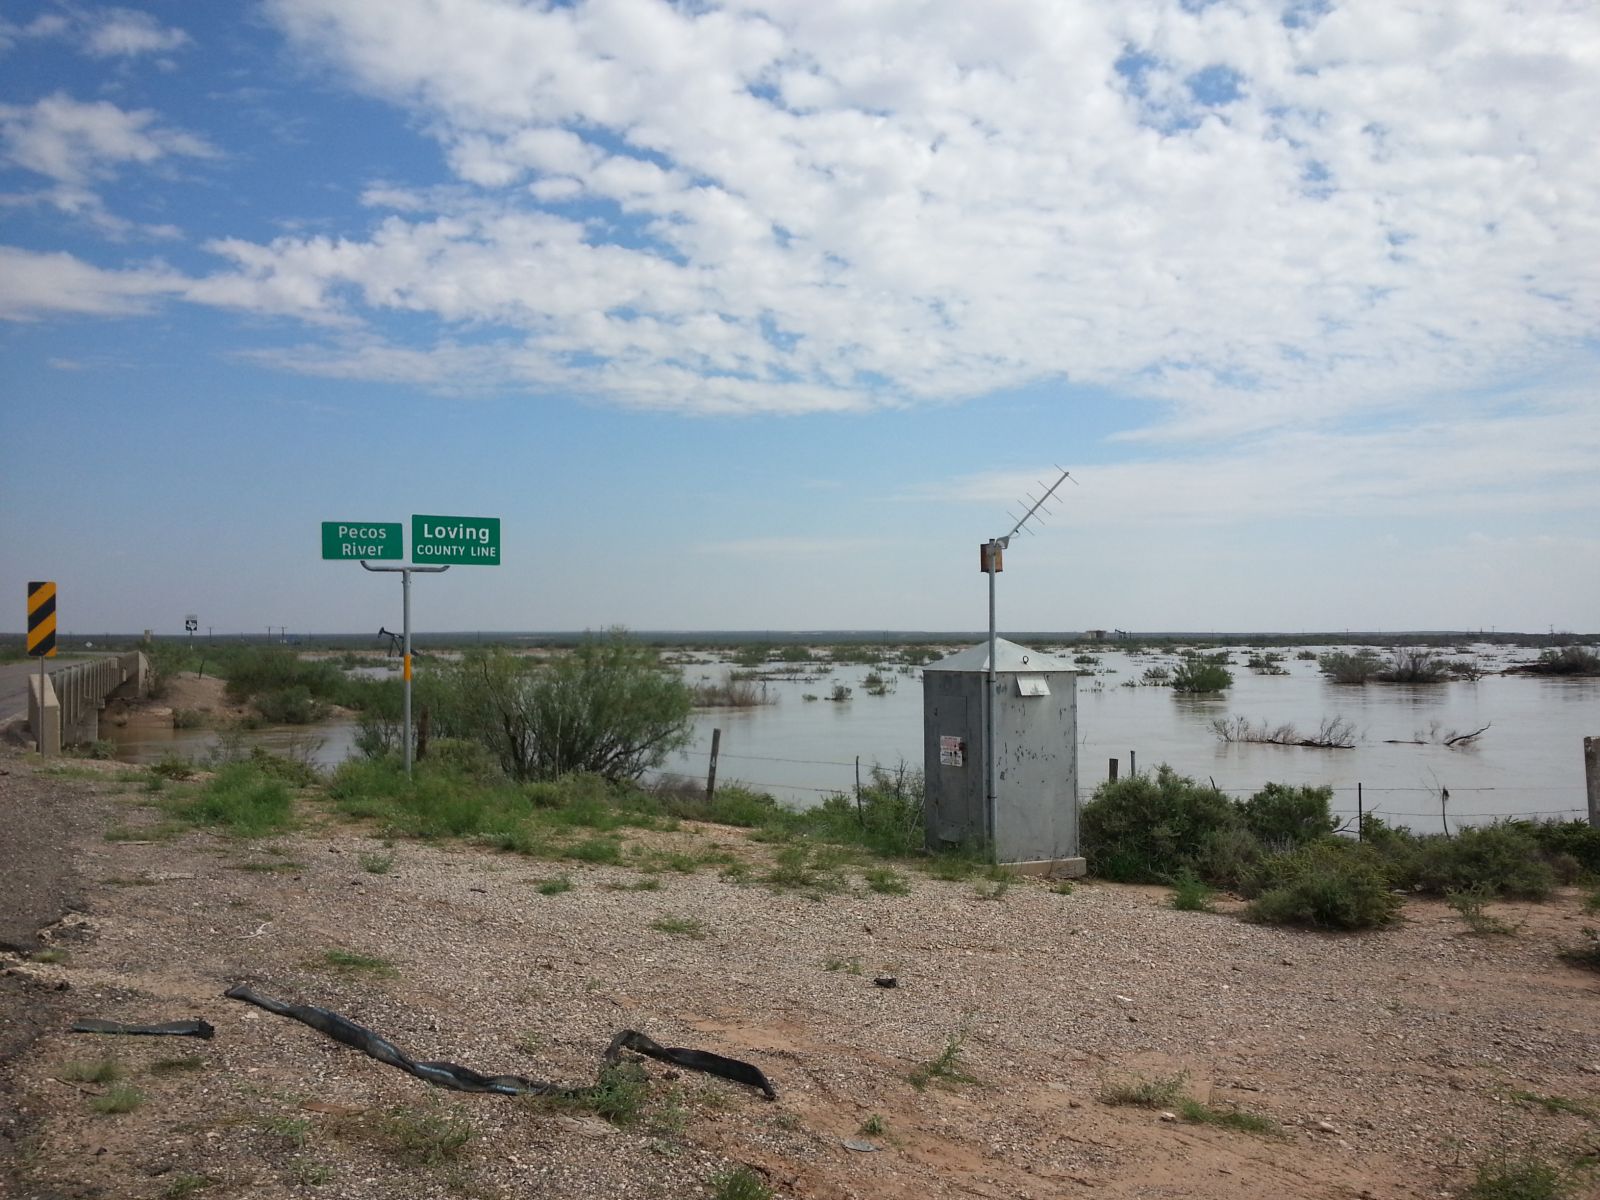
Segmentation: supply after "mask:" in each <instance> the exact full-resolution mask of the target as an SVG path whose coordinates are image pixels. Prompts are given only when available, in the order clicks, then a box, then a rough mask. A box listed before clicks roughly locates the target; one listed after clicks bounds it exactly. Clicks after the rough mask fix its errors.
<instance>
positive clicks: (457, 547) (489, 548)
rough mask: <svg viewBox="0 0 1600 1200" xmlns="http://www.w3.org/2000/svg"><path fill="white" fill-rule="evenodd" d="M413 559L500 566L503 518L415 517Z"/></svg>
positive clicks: (425, 561)
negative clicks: (501, 520) (501, 519)
mask: <svg viewBox="0 0 1600 1200" xmlns="http://www.w3.org/2000/svg"><path fill="white" fill-rule="evenodd" d="M411 561H412V562H414V563H416V564H418V565H419V566H421V565H431V564H433V563H438V564H440V565H448V566H460V567H498V566H499V565H500V518H499V517H420V516H413V517H412V518H411Z"/></svg>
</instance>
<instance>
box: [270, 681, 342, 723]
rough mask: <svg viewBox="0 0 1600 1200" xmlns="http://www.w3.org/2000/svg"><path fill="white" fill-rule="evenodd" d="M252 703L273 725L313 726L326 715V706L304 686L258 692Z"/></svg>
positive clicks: (294, 685)
mask: <svg viewBox="0 0 1600 1200" xmlns="http://www.w3.org/2000/svg"><path fill="white" fill-rule="evenodd" d="M252 703H253V704H254V705H255V709H256V711H257V712H258V713H260V714H261V716H262V718H263V719H264V720H266V721H269V722H271V723H272V724H274V725H314V724H316V723H317V722H318V721H320V720H322V719H323V718H324V717H326V716H327V715H328V706H327V705H326V704H324V703H323V702H322V701H321V700H318V699H317V698H316V697H315V696H313V695H312V694H311V689H310V688H308V687H306V686H305V685H304V684H293V685H291V686H289V687H281V688H273V689H272V690H270V691H265V692H260V693H258V694H257V695H256V697H255V699H254V700H253V701H252Z"/></svg>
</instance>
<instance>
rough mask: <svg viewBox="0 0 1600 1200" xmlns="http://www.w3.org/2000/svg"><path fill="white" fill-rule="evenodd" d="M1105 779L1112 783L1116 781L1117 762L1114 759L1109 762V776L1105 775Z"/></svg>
mask: <svg viewBox="0 0 1600 1200" xmlns="http://www.w3.org/2000/svg"><path fill="white" fill-rule="evenodd" d="M1106 778H1107V779H1109V780H1110V781H1111V782H1112V783H1115V782H1116V781H1117V760H1116V759H1114V758H1113V759H1112V760H1111V774H1109V775H1107V776H1106Z"/></svg>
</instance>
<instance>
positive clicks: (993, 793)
mask: <svg viewBox="0 0 1600 1200" xmlns="http://www.w3.org/2000/svg"><path fill="white" fill-rule="evenodd" d="M1056 469H1057V470H1058V471H1061V474H1060V475H1059V476H1058V477H1057V479H1056V481H1055V482H1054V483H1052V484H1051V485H1050V486H1049V487H1048V488H1045V492H1044V495H1042V496H1040V497H1039V498H1038V499H1037V500H1033V497H1032V496H1029V497H1028V499H1030V500H1033V506H1032V507H1031V508H1029V509H1028V511H1027V512H1025V513H1023V514H1022V518H1021V519H1020V520H1019V521H1018V522H1017V523H1016V524H1015V525H1013V526H1012V527H1011V532H1010V533H1008V534H1006V535H1005V537H999V538H990V539H989V540H988V541H987V542H985V543H984V544H983V546H982V547H981V551H982V554H981V559H982V564H983V571H984V574H986V575H988V576H989V678H988V685H989V686H988V688H987V689H986V692H985V695H984V703H983V726H984V728H983V795H984V804H983V827H984V828H983V832H984V837H985V839H986V840H987V841H988V851H989V853H990V854H991V855H992V854H993V853H994V831H995V808H996V802H997V800H998V792H999V788H998V785H997V781H996V777H997V775H998V769H997V767H996V762H997V760H998V757H999V755H998V752H997V751H996V749H995V744H994V743H995V736H994V705H995V692H996V682H995V650H996V647H995V642H996V640H997V638H996V634H995V612H994V577H995V572H997V571H1000V570H1002V569H1003V567H1002V551H1004V550H1005V549H1006V548H1007V547H1008V546H1010V545H1011V539H1012V538H1014V537H1015V536H1016V535H1017V534H1018V533H1020V532H1021V531H1022V529H1023V527H1024V526H1025V525H1027V523H1028V522H1029V521H1030V520H1032V518H1033V516H1034V514H1036V513H1037V512H1038V511H1039V510H1040V509H1044V511H1045V512H1046V513H1048V512H1049V511H1050V510H1049V509H1047V508H1045V507H1044V505H1045V501H1047V500H1049V499H1050V497H1051V496H1053V495H1055V493H1056V489H1057V488H1058V487H1060V486H1061V485H1062V484H1063V483H1065V482H1066V481H1067V480H1068V479H1069V478H1071V476H1070V475H1069V473H1068V472H1066V471H1062V470H1061V468H1060V467H1057V468H1056ZM1073 482H1074V483H1076V482H1077V480H1075V479H1074V480H1073ZM1039 486H1040V487H1044V484H1043V483H1042V482H1041V483H1040V484H1039ZM1028 532H1029V533H1032V532H1033V530H1031V529H1030V530H1028Z"/></svg>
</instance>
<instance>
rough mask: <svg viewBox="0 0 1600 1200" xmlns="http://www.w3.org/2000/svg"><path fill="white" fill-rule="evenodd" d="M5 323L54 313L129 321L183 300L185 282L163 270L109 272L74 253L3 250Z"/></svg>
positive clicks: (0, 273)
mask: <svg viewBox="0 0 1600 1200" xmlns="http://www.w3.org/2000/svg"><path fill="white" fill-rule="evenodd" d="M0 280H4V284H3V285H0V319H7V320H28V319H31V318H33V317H36V316H39V315H43V314H48V313H80V314H92V315H95V316H125V315H128V314H131V313H139V312H144V311H146V310H148V309H149V308H150V307H151V305H152V304H153V303H154V301H156V300H157V299H159V298H162V297H169V296H174V295H178V294H180V293H181V291H182V289H183V285H184V281H183V279H182V278H181V277H180V276H178V275H177V274H175V273H173V272H171V271H169V270H167V269H165V268H163V267H137V268H132V269H129V270H122V271H107V270H104V269H102V268H99V267H96V266H93V265H91V264H89V263H86V262H84V261H83V260H82V259H79V258H75V257H73V256H72V255H70V254H39V253H36V252H34V251H31V250H23V249H20V248H18V247H15V246H0Z"/></svg>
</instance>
